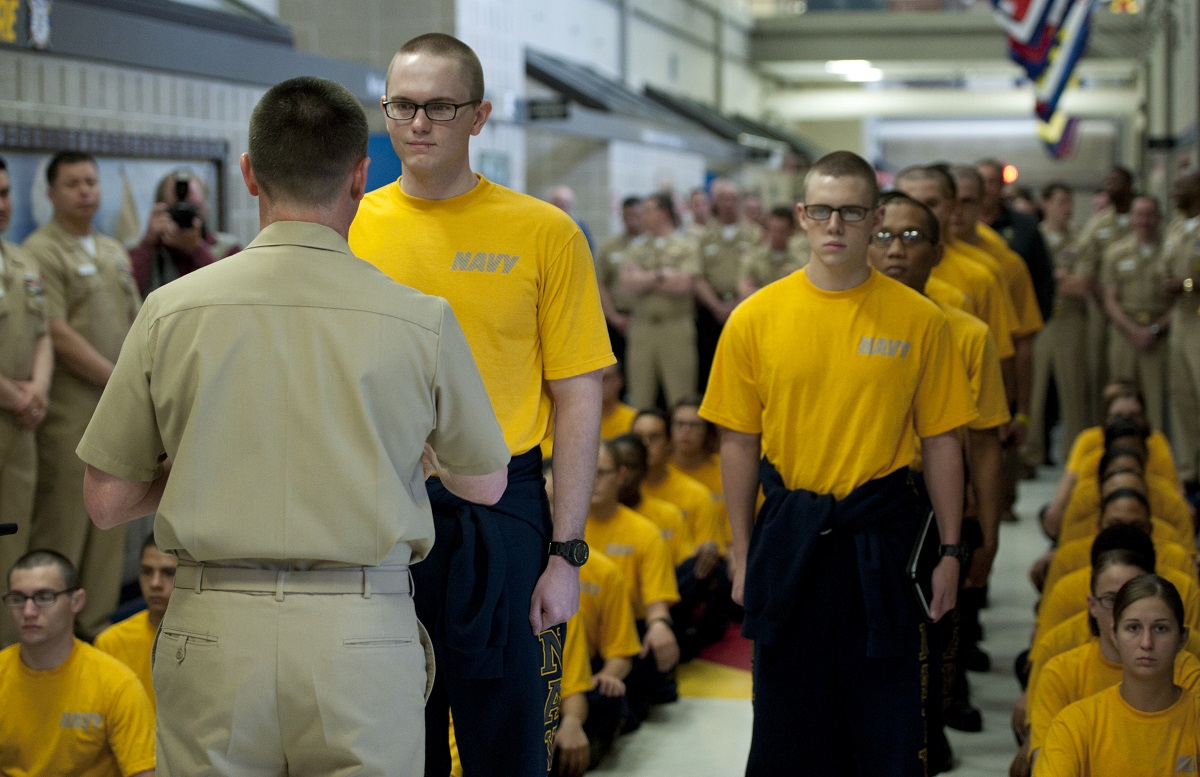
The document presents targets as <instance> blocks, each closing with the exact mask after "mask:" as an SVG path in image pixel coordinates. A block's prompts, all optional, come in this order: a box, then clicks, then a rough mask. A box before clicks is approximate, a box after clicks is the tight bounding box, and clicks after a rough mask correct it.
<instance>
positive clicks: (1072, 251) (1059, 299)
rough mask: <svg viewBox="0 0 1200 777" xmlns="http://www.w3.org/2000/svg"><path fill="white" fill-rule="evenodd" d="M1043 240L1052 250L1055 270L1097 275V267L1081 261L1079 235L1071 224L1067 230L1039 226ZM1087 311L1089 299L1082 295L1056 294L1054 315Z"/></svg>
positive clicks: (1051, 254)
mask: <svg viewBox="0 0 1200 777" xmlns="http://www.w3.org/2000/svg"><path fill="white" fill-rule="evenodd" d="M1039 229H1040V230H1041V233H1042V242H1044V243H1045V244H1046V249H1047V250H1048V251H1049V252H1050V261H1051V262H1053V264H1054V269H1055V270H1066V271H1067V272H1069V273H1071V274H1074V275H1087V276H1090V277H1095V274H1096V269H1097V268H1096V267H1094V266H1087V265H1085V264H1084V262H1083V261H1081V258H1080V253H1079V248H1078V236H1077V235H1076V234H1075V231H1074V230H1073V229H1071V227H1070V226H1068V227H1067V231H1065V232H1051V231H1049V230H1047V229H1046V228H1045V226H1044V225H1042V226H1039ZM1086 312H1087V301H1086V300H1084V299H1083V298H1082V297H1072V296H1062V295H1058V294H1055V296H1054V315H1056V316H1059V315H1080V316H1082V315H1084V314H1085V313H1086Z"/></svg>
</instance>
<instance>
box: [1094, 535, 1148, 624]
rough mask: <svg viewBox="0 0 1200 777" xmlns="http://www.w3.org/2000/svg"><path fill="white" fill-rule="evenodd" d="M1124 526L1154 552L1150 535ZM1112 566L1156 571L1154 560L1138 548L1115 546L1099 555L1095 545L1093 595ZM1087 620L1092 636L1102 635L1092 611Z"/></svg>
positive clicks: (1143, 572)
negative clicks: (1148, 558) (1103, 575)
mask: <svg viewBox="0 0 1200 777" xmlns="http://www.w3.org/2000/svg"><path fill="white" fill-rule="evenodd" d="M1109 528H1112V529H1115V528H1118V527H1117V526H1112V527H1109ZM1124 528H1127V529H1133V532H1134V533H1135V534H1136V535H1137V536H1139V537H1141V538H1142V540H1144V541H1145V542H1146V543H1147V544H1149V545H1150V552H1151V553H1153V552H1154V543H1153V542H1151V541H1150V537H1149V536H1147V535H1146V534H1145V533H1144V532H1142V531H1140V530H1138V529H1134V528H1133V527H1132V526H1126V527H1124ZM1105 531H1108V529H1105ZM1111 567H1133V568H1134V569H1138V570H1141V573H1142V574H1147V573H1150V572H1153V571H1154V562H1153V561H1148V560H1147V558H1146V556H1143V555H1142V554H1141V553H1139V552H1137V551H1136V550H1130V549H1128V548H1113V549H1111V550H1106V551H1103V552H1102V553H1100V554H1098V555H1097V554H1096V552H1095V547H1094V545H1093V550H1092V581H1091V587H1090V588H1089V589H1088V590H1090V591H1091V592H1092V596H1095V595H1096V586H1097V585H1098V584H1099V582H1100V575H1102V574H1104V572H1105V571H1106V570H1108V569H1109V568H1111ZM1087 621H1088V631H1090V632H1091V633H1092V636H1093V637H1098V636H1100V624H1099V623H1097V622H1096V619H1095V618H1093V617H1092V614H1091V613H1090V612H1089V613H1088V617H1087Z"/></svg>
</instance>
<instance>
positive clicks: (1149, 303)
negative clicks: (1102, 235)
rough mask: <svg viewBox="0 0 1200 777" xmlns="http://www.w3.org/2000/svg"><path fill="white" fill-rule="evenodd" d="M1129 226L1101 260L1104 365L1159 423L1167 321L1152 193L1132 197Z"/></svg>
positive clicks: (1151, 419) (1168, 312)
mask: <svg viewBox="0 0 1200 777" xmlns="http://www.w3.org/2000/svg"><path fill="white" fill-rule="evenodd" d="M1129 223H1130V227H1131V230H1132V231H1131V232H1130V234H1129V236H1128V237H1125V238H1123V239H1121V240H1118V241H1117V242H1115V243H1113V244H1112V245H1111V246H1109V248H1108V250H1107V251H1105V252H1104V259H1103V262H1102V263H1101V265H1100V283H1101V288H1102V289H1103V291H1102V294H1103V300H1104V310H1105V312H1107V313H1108V317H1109V320H1110V321H1111V322H1112V325H1111V328H1110V330H1109V335H1108V370H1109V374H1110V375H1111V376H1112V377H1113V379H1114V380H1121V379H1124V380H1132V381H1134V382H1136V383H1137V386H1138V389H1139V390H1140V391H1141V392H1142V396H1144V397H1145V398H1146V419H1147V420H1148V421H1149V422H1150V425H1151V427H1152V428H1154V429H1162V428H1163V402H1164V399H1165V397H1164V395H1163V389H1164V387H1165V385H1166V378H1167V374H1166V354H1167V349H1166V345H1165V343H1164V342H1163V341H1164V340H1165V337H1164V335H1165V334H1166V329H1167V327H1168V326H1169V325H1170V323H1171V310H1170V304H1169V300H1168V299H1167V296H1166V294H1165V292H1164V283H1163V281H1164V279H1165V266H1164V262H1163V251H1162V236H1161V231H1160V224H1161V216H1160V214H1159V210H1158V201H1157V200H1155V199H1154V198H1153V197H1138V198H1136V199H1134V201H1133V204H1132V206H1130V209H1129Z"/></svg>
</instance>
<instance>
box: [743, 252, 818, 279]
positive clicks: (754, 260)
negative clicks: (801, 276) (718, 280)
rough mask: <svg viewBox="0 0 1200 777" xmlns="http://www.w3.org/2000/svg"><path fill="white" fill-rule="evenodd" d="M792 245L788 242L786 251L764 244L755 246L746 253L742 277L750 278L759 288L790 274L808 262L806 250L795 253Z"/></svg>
mask: <svg viewBox="0 0 1200 777" xmlns="http://www.w3.org/2000/svg"><path fill="white" fill-rule="evenodd" d="M806 242H807V241H806ZM792 246H793V243H789V244H788V250H786V251H775V250H773V249H772V248H771V247H770V246H766V245H761V246H756V247H755V249H754V250H753V251H751V252H750V253H749V254H747V255H746V261H745V263H744V264H743V266H742V277H743V278H749V279H751V280H752V281H754V285H755V286H758V287H759V288H761V287H763V286H766V285H767V284H768V283H774V282H775V281H777V280H779V279H780V278H785V277H787V276H788V275H791V274H792V273H793V272H795V271H796V270H799V269H800V268H801V267H803V266H805V265H806V264H808V259H809V253H808V252H807V251H805V252H804V253H797V252H796V251H795V250H793V249H792Z"/></svg>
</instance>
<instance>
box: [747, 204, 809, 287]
mask: <svg viewBox="0 0 1200 777" xmlns="http://www.w3.org/2000/svg"><path fill="white" fill-rule="evenodd" d="M796 226H797V225H796V210H795V208H789V207H787V206H786V205H780V206H779V207H777V208H772V209H771V213H770V215H769V216H767V234H766V238H767V239H766V241H765V242H763V244H762V245H759V246H755V247H754V250H752V251H751V252H750V253H749V254H747V256H746V261H745V262H743V263H742V279H741V280H740V281H738V299H745V298H746V297H749V296H750V295H751V294H753V293H754V292H756V291H758V290H759V289H761V288H762V287H763V286H766V285H767V284H768V283H774V282H775V281H777V280H779V279H780V278H786V277H787V276H789V275H791V274H792V273H793V272H795V271H796V270H799V269H800V268H801V267H803V266H804V265H806V264H808V256H809V245H808V238H807V237H805V235H804V233H803V232H797V229H796Z"/></svg>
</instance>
